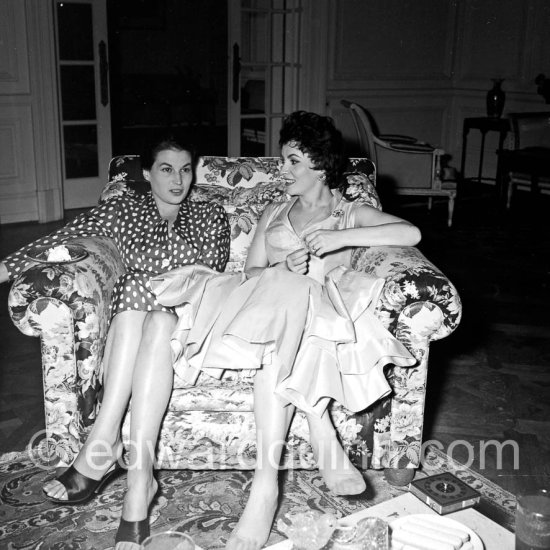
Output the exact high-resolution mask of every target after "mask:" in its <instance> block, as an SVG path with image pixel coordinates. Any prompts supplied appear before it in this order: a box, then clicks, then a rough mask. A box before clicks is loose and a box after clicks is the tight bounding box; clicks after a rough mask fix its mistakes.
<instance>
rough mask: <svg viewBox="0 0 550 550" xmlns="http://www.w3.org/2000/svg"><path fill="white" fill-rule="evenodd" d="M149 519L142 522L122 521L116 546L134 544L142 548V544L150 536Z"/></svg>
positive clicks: (117, 534) (116, 538) (116, 537)
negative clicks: (127, 543) (118, 544)
mask: <svg viewBox="0 0 550 550" xmlns="http://www.w3.org/2000/svg"><path fill="white" fill-rule="evenodd" d="M149 534H150V528H149V518H148V517H146V518H145V519H142V520H140V521H126V520H125V519H122V518H121V519H120V525H119V526H118V531H117V532H116V536H115V546H116V544H117V543H119V542H132V543H134V544H138V545H140V546H141V543H142V542H143V541H144V540H145V539H146V538H147V537H148V536H149Z"/></svg>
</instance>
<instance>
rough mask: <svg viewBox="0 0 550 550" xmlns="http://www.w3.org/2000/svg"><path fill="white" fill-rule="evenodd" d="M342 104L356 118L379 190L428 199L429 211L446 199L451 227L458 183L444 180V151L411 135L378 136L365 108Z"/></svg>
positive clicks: (358, 132)
mask: <svg viewBox="0 0 550 550" xmlns="http://www.w3.org/2000/svg"><path fill="white" fill-rule="evenodd" d="M340 103H341V104H342V105H343V106H344V107H346V109H348V110H349V112H350V114H351V116H352V118H353V122H354V124H355V129H356V130H357V135H358V137H359V143H360V145H361V148H362V151H361V152H362V153H364V154H365V156H366V157H368V158H370V159H371V160H372V161H373V162H374V164H375V165H376V167H377V182H378V187H379V189H382V188H386V189H388V190H389V191H391V192H393V193H395V194H397V195H419V196H424V197H428V207H429V208H431V205H432V198H433V197H446V198H447V199H448V216H447V225H448V226H449V227H451V225H452V224H453V212H454V203H455V198H456V182H454V181H443V180H442V179H441V173H442V170H441V157H442V155H443V154H444V151H443V150H442V149H436V148H434V147H432V146H431V145H428V144H426V143H421V142H418V141H417V140H416V139H415V138H412V137H409V136H400V135H389V134H388V135H376V134H375V132H374V130H373V127H372V124H371V121H370V118H369V114H368V113H367V112H366V111H365V109H364V108H363V107H361V106H360V105H358V104H357V103H352V102H350V101H347V100H342V101H341V102H340Z"/></svg>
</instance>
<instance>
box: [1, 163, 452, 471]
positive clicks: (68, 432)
mask: <svg viewBox="0 0 550 550" xmlns="http://www.w3.org/2000/svg"><path fill="white" fill-rule="evenodd" d="M141 179H142V176H141V169H140V165H139V158H138V157H136V156H124V157H116V158H115V159H113V160H112V161H111V165H110V172H109V183H108V184H107V186H106V188H105V189H104V191H103V194H102V197H101V199H100V200H101V201H107V200H110V199H111V198H112V197H114V196H117V195H119V194H121V193H140V192H143V189H141V187H142V186H143V182H141V181H140V180H141ZM342 191H343V192H344V194H345V196H346V197H347V198H349V199H352V200H359V201H364V202H366V203H368V204H370V205H372V206H374V207H376V208H380V207H381V205H380V203H379V200H378V197H377V194H376V191H375V167H374V165H373V163H372V162H370V161H369V160H367V159H351V160H350V165H349V167H348V172H346V182H345V187H344V188H343V189H342ZM190 198H191V200H198V201H205V200H207V201H217V202H219V203H220V204H222V205H223V206H224V207H225V209H226V211H227V213H228V216H229V219H230V223H231V230H232V242H231V255H230V260H229V263H228V266H227V270H231V271H238V270H241V269H242V267H243V265H244V260H245V257H246V251H247V247H248V246H249V244H250V242H251V239H252V235H253V233H254V229H255V226H256V223H257V220H258V218H259V216H260V215H261V213H262V211H263V209H264V207H265V206H266V204H267V203H268V202H270V201H272V200H285V199H286V195H285V193H284V186H283V184H282V182H281V181H280V180H279V177H278V159H276V158H248V157H247V158H244V157H243V158H224V157H203V158H201V159H200V161H199V164H198V168H197V178H196V183H195V186H194V188H193V190H192V192H191V196H190ZM74 244H76V245H80V246H82V247H83V249H85V251H87V256H86V257H85V258H83V259H81V260H79V261H76V262H73V263H38V262H37V263H32V264H31V265H30V266H29V267H28V268H27V269H26V271H25V272H23V273H22V274H21V275H20V276H19V277H18V278H17V279H16V281H15V282H14V284H13V287H12V289H11V293H10V298H9V308H10V314H11V317H12V319H13V321H14V323H15V324H16V326H18V327H19V329H20V330H21V331H22V332H24V333H25V334H28V335H32V336H40V338H41V339H42V368H43V375H44V399H45V408H46V431H47V442H48V450H49V452H50V453H53V454H54V455H55V457H54V458H56V459H58V462H59V463H60V464H67V463H70V462H71V461H72V460H73V458H74V457H75V454H76V453H78V451H79V449H80V447H81V445H82V442H83V441H84V440H85V438H86V436H87V432H88V429H89V427H90V425H91V424H92V423H93V421H94V418H95V416H96V413H97V410H98V407H99V406H100V400H101V380H102V363H101V359H102V354H103V347H104V342H105V335H106V332H107V329H108V305H109V301H110V296H111V292H112V289H113V286H114V284H115V281H116V280H117V278H118V277H119V276H120V275H121V274H122V272H123V267H122V263H121V260H120V257H119V255H118V253H117V250H116V248H115V246H114V244H113V242H111V241H110V240H109V239H108V238H105V237H95V238H80V239H77V240H75V241H74ZM353 267H354V268H355V269H358V270H363V271H367V272H369V273H371V274H375V275H376V276H378V277H383V278H385V281H386V282H385V287H384V289H383V292H382V295H381V298H380V302H379V304H378V306H377V309H376V314H377V316H378V318H379V319H380V320H381V321H382V323H383V324H384V326H385V327H387V328H388V329H389V330H390V331H391V332H392V333H393V334H394V335H395V336H396V337H397V338H399V340H401V341H402V342H403V343H404V344H405V345H406V346H407V347H408V349H409V350H410V351H411V352H412V353H413V354H414V356H415V357H416V358H417V360H418V363H417V365H416V366H415V367H411V368H395V367H392V366H389V367H388V368H387V377H388V379H389V381H390V385H391V387H392V389H393V393H392V395H390V396H389V397H387V398H385V399H384V400H382V401H380V402H379V403H377V404H376V405H375V406H373V407H372V408H370V409H369V410H365V411H363V412H361V413H359V414H352V413H350V412H348V411H346V410H345V409H343V408H342V407H341V406H340V405H338V404H337V403H334V404H333V405H332V408H331V413H332V417H333V421H334V423H335V425H336V427H337V430H338V432H339V435H340V437H341V440H342V442H343V444H344V446H345V448H346V449H347V451H348V452H349V454H350V456H351V457H352V459H353V460H354V462H355V463H356V464H357V465H359V466H360V467H363V468H366V467H373V468H391V469H411V468H413V469H414V468H416V467H417V466H418V465H419V461H420V458H421V457H420V454H421V442H422V427H423V414H424V403H425V397H426V376H427V369H428V352H429V346H430V342H431V341H433V340H437V339H440V338H443V337H445V336H447V335H448V334H450V333H451V332H452V331H453V330H454V329H455V328H456V326H457V324H458V323H459V320H460V316H461V304H460V299H459V297H458V295H457V292H456V289H455V288H454V287H453V285H452V284H451V283H450V282H449V280H448V279H447V278H446V277H445V276H444V275H443V274H442V273H441V271H439V270H438V269H437V268H436V267H434V266H433V265H432V264H431V263H430V262H429V261H428V260H427V259H426V258H425V257H424V256H423V255H422V254H421V253H420V252H419V251H418V249H416V248H413V247H397V246H380V247H370V248H360V249H357V250H355V251H354V254H353ZM252 381H253V373H251V372H249V371H238V372H235V371H226V373H225V374H224V376H223V378H222V380H221V381H219V380H217V379H214V378H211V377H210V376H208V375H206V374H204V373H202V374H201V377H200V378H199V381H198V383H197V385H196V386H193V387H182V386H181V385H180V384H179V380H178V379H177V377H176V380H175V387H174V391H173V395H172V398H171V401H170V404H169V407H168V411H167V413H166V416H165V419H164V422H163V425H162V429H161V436H160V441H159V445H158V450H157V459H158V467H159V468H173V469H179V468H182V469H183V468H191V469H208V468H216V469H219V468H237V469H238V468H240V469H249V468H252V467H253V465H254V459H255V429H254V420H253V412H252V391H251V389H252ZM129 414H131V411H130V412H129ZM129 414H128V415H127V416H126V420H125V423H124V428H123V434H125V435H124V437H125V438H126V439H127V434H128V431H129V430H128V418H129ZM285 465H286V466H287V467H301V468H309V467H313V466H314V460H313V456H312V452H311V449H310V447H309V444H308V433H307V422H306V421H305V419H304V417H303V416H302V415H301V414H297V415H296V416H295V418H294V421H293V424H292V426H291V432H290V436H289V438H288V445H287V450H286V454H285Z"/></svg>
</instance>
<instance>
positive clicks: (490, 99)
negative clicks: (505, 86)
mask: <svg viewBox="0 0 550 550" xmlns="http://www.w3.org/2000/svg"><path fill="white" fill-rule="evenodd" d="M492 80H493V87H492V88H491V89H490V90H489V91H488V92H487V116H489V117H493V118H499V117H500V115H502V110H503V109H504V100H505V99H506V94H505V93H504V92H503V91H502V87H501V86H502V83H503V82H504V78H493V79H492Z"/></svg>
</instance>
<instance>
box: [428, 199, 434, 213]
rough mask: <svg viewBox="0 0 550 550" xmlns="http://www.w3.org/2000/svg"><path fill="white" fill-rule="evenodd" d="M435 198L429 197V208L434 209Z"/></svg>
mask: <svg viewBox="0 0 550 550" xmlns="http://www.w3.org/2000/svg"><path fill="white" fill-rule="evenodd" d="M432 204H433V199H432V197H428V210H431V209H432Z"/></svg>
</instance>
